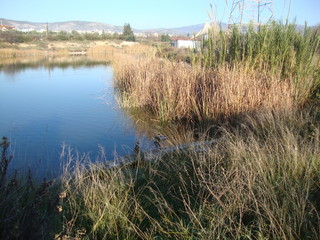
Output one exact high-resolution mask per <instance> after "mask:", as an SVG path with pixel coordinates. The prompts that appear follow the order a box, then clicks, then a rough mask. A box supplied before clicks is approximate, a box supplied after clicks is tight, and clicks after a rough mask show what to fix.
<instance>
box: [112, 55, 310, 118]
mask: <svg viewBox="0 0 320 240" xmlns="http://www.w3.org/2000/svg"><path fill="white" fill-rule="evenodd" d="M113 66H114V69H115V76H116V87H117V88H118V89H119V98H120V99H121V100H120V104H122V105H123V106H124V107H135V108H146V109H149V110H151V111H152V112H153V113H154V114H155V115H156V116H157V118H159V119H161V120H173V119H189V120H192V119H199V120H204V119H215V118H218V117H229V116H232V115H234V114H239V113H242V112H251V111H256V110H258V109H267V108H269V109H272V108H276V107H279V108H291V107H292V106H293V105H294V104H295V103H297V102H299V101H301V102H302V101H303V100H305V99H299V101H295V90H296V88H295V86H293V85H292V84H290V83H288V82H285V81H280V80H278V79H276V78H273V77H272V76H268V75H264V74H260V73H257V72H247V71H243V68H242V67H238V68H232V69H230V68H228V67H219V68H218V69H207V68H204V67H201V66H191V65H189V64H186V63H182V62H178V63H176V62H170V61H167V60H161V59H160V60H159V59H145V58H140V59H136V58H134V57H130V56H123V57H122V58H121V60H119V61H116V62H115V63H114V64H113Z"/></svg>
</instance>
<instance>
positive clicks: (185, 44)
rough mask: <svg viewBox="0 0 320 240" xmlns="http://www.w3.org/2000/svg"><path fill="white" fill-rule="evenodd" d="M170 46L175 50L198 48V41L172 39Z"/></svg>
mask: <svg viewBox="0 0 320 240" xmlns="http://www.w3.org/2000/svg"><path fill="white" fill-rule="evenodd" d="M171 46H172V47H176V48H192V49H194V48H198V47H199V46H200V41H198V40H195V39H191V38H172V40H171Z"/></svg>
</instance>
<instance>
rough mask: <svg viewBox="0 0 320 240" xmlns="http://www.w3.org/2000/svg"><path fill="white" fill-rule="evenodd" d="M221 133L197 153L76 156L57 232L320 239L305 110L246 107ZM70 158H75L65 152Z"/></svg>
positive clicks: (313, 152)
mask: <svg viewBox="0 0 320 240" xmlns="http://www.w3.org/2000/svg"><path fill="white" fill-rule="evenodd" d="M222 132H223V135H222V138H221V139H220V141H219V142H218V143H217V144H216V145H215V146H213V147H212V148H207V150H206V151H205V152H203V153H197V152H192V151H191V152H189V153H174V154H168V155H167V156H166V157H165V158H163V159H156V162H155V163H154V164H150V163H143V162H142V163H141V165H139V164H138V165H137V166H135V167H131V168H130V167H123V168H119V169H114V170H104V168H103V166H102V165H93V164H89V165H86V164H85V163H81V164H78V162H77V161H76V162H77V163H76V164H74V167H73V168H72V169H68V171H67V172H66V173H65V175H64V178H63V184H64V189H65V191H66V193H67V201H66V202H65V205H64V219H65V227H66V228H65V230H66V231H65V234H66V235H67V236H76V233H77V231H79V229H85V230H86V231H85V234H84V235H85V236H86V237H88V238H90V239H154V238H159V239H217V238H221V239H242V238H244V239H308V238H310V239H316V238H318V237H319V234H320V229H319V226H320V225H319V224H320V216H319V207H320V206H319V202H318V201H319V198H320V195H319V186H320V178H319V174H320V165H319V161H318V160H319V156H320V155H319V154H320V152H319V150H320V148H319V126H318V125H317V123H316V122H315V118H314V116H313V115H312V113H308V112H303V113H299V112H298V111H284V112H280V113H279V112H277V113H276V112H272V111H266V112H264V113H260V114H258V115H246V116H245V117H243V122H242V127H241V128H237V129H232V128H229V129H222ZM70 156H71V157H70ZM69 159H73V160H79V159H80V158H79V157H74V156H73V155H72V153H71V154H70V155H69ZM85 166H86V167H85ZM70 170H72V171H70ZM70 172H72V173H73V174H71V175H70Z"/></svg>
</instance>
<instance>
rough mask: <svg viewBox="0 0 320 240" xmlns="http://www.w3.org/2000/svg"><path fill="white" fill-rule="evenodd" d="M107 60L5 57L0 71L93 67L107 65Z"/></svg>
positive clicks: (1, 61) (7, 72)
mask: <svg viewBox="0 0 320 240" xmlns="http://www.w3.org/2000/svg"><path fill="white" fill-rule="evenodd" d="M107 63H108V62H106V61H102V60H95V59H92V58H87V57H85V56H82V57H81V56H80V57H77V56H73V57H50V58H43V57H39V56H38V57H33V58H30V57H28V58H5V59H1V60H0V71H1V72H4V73H6V74H9V75H14V74H16V73H19V72H22V71H25V70H26V69H39V68H46V69H48V70H49V71H50V70H52V69H54V68H60V69H66V68H70V67H72V68H73V69H77V68H82V67H88V68H89V67H94V66H98V65H107Z"/></svg>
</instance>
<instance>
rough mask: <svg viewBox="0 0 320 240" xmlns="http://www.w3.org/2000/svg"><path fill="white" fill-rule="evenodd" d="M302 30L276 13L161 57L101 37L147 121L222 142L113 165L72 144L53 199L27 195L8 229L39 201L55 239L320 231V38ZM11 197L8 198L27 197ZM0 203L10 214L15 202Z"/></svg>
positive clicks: (125, 103) (126, 103)
mask: <svg viewBox="0 0 320 240" xmlns="http://www.w3.org/2000/svg"><path fill="white" fill-rule="evenodd" d="M294 29H295V28H294V27H293V26H292V25H281V24H275V23H274V25H270V26H266V27H265V28H263V29H262V30H261V31H260V30H259V31H257V32H255V31H254V30H253V29H250V28H249V29H248V31H247V32H240V31H238V29H236V28H235V29H233V31H232V32H231V33H230V32H221V33H220V34H219V36H212V38H209V39H208V42H207V43H206V44H205V45H204V49H203V52H201V53H200V54H196V55H193V53H192V52H191V53H190V59H191V62H190V61H188V62H186V61H178V60H177V59H171V58H170V59H167V58H164V57H163V56H162V55H161V54H160V56H161V57H159V51H158V50H157V49H155V48H153V47H150V46H141V45H137V46H134V47H131V48H130V47H129V48H125V49H121V50H119V49H114V48H109V46H96V47H93V48H92V49H91V50H92V52H95V53H100V54H98V55H99V56H100V57H101V58H104V59H107V58H108V59H109V58H110V59H111V61H112V64H113V67H114V69H115V77H116V82H115V87H116V89H117V94H118V100H119V102H120V104H121V105H122V107H123V108H125V109H127V110H128V111H130V112H131V114H132V118H133V119H134V120H135V121H134V122H135V127H136V128H137V129H138V128H139V127H140V128H143V126H144V125H145V124H148V123H147V120H146V119H145V118H143V116H147V117H146V118H148V119H154V122H157V123H158V124H159V125H161V124H168V125H169V126H170V124H172V125H174V124H177V123H179V124H181V125H184V126H185V125H188V126H192V127H191V130H190V133H189V132H186V131H181V128H179V127H177V128H174V127H172V128H171V134H170V131H167V133H166V134H165V135H167V136H168V137H169V140H170V141H171V142H174V140H175V139H183V141H186V142H187V141H189V142H192V141H195V140H197V139H203V140H207V139H209V138H212V137H216V136H219V142H217V144H214V145H213V146H212V147H211V148H204V149H205V150H204V151H201V152H199V151H189V152H179V151H178V152H174V153H167V154H166V155H165V156H162V157H161V158H155V159H154V161H152V162H151V161H143V160H142V159H141V161H137V162H136V164H135V165H132V164H131V165H130V166H123V167H119V168H114V169H106V168H105V167H104V165H102V164H92V163H90V159H88V158H86V157H83V158H81V157H80V156H79V155H77V154H76V153H75V152H73V151H72V150H68V149H65V151H64V152H63V153H62V154H61V156H62V157H63V158H65V160H66V162H68V163H69V164H66V165H65V171H64V174H63V175H62V176H61V178H60V179H59V181H57V182H56V183H55V184H54V185H52V186H54V187H52V189H53V190H54V191H47V193H48V195H46V196H47V197H48V198H47V199H48V200H46V201H45V202H42V203H41V204H44V205H41V206H45V208H40V207H39V206H40V205H38V202H37V198H32V199H34V200H32V201H31V203H30V205H25V204H24V203H23V201H19V202H17V208H12V209H19V207H20V208H21V207H22V208H23V209H25V211H20V212H19V213H16V215H14V216H17V217H16V218H10V219H8V218H6V217H4V218H2V219H3V220H2V221H3V224H1V226H4V227H3V229H4V230H2V233H3V234H2V235H3V236H12V234H16V235H19V236H24V234H28V233H29V231H27V230H26V229H28V228H26V227H25V226H26V225H23V224H21V225H19V224H17V223H20V222H19V219H26V218H27V216H30V215H32V214H34V212H35V213H36V212H37V211H36V210H34V211H33V212H31V213H30V212H27V210H28V211H29V210H30V209H34V208H35V209H41V211H40V212H41V213H42V214H40V215H39V217H38V216H37V218H35V219H37V223H38V222H39V223H46V224H42V226H44V228H43V229H42V231H41V232H34V234H36V233H37V234H39V236H42V237H48V235H50V234H51V236H54V237H55V238H56V239H70V238H71V239H72V238H73V239H76V238H78V239H86V238H90V239H155V238H157V239H217V238H222V239H308V238H310V239H318V238H319V236H320V227H319V226H320V217H319V216H320V205H319V202H320V177H319V176H320V161H319V159H320V145H319V143H320V121H319V113H320V107H319V106H320V104H319V77H320V75H319V72H320V71H319V67H320V64H319V63H320V61H319V52H318V49H319V40H320V39H319V36H318V35H317V34H318V33H313V32H309V30H308V29H306V30H305V32H304V33H303V34H302V33H298V32H296V31H295V30H294ZM226 48H228V51H225V50H226ZM213 50H214V51H213ZM104 53H107V54H104ZM213 53H214V54H213ZM141 112H144V114H145V115H143V114H141V115H140V114H139V113H141ZM135 114H136V115H135ZM159 125H158V126H159ZM158 129H159V131H161V128H160V127H159V128H158ZM179 135H182V136H179ZM71 163H72V164H71ZM13 179H14V178H13ZM11 182H12V180H11V179H7V181H6V183H5V188H4V189H6V191H7V189H10V186H11V185H10V183H11ZM27 182H28V181H25V183H22V184H24V185H22V186H24V187H22V189H26V188H27V187H25V186H28V185H25V184H27ZM39 189H41V186H40V185H39V186H37V187H35V188H34V190H33V192H32V191H31V193H30V194H31V195H30V196H37V194H36V193H37V192H41V191H40V190H39ZM48 189H49V188H48ZM7 192H8V193H12V194H16V193H17V194H18V196H20V195H19V194H20V193H19V192H18V191H16V192H15V191H7ZM8 196H12V197H8V198H4V199H5V200H4V201H3V202H2V204H4V205H3V206H9V203H10V199H12V198H14V197H15V196H17V195H8ZM27 196H28V195H27ZM17 199H21V198H17ZM52 199H58V201H53V200H52ZM11 206H12V205H11ZM29 206H35V207H34V208H31V207H29ZM0 209H4V210H3V211H2V214H3V216H7V215H6V213H8V211H9V208H8V207H7V208H5V207H3V208H0ZM48 209H55V211H53V212H52V211H49V210H48ZM11 211H12V210H11ZM30 211H31V210H30ZM21 213H25V215H19V214H21ZM8 216H9V215H8ZM35 216H36V215H35ZM41 221H42V222H41ZM11 226H18V228H11ZM52 226H55V227H52ZM49 229H51V230H50V231H49ZM29 234H30V233H29ZM48 238H50V237H48ZM4 239H5V238H4Z"/></svg>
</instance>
